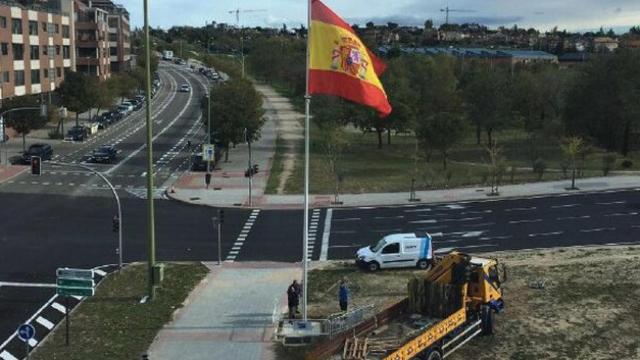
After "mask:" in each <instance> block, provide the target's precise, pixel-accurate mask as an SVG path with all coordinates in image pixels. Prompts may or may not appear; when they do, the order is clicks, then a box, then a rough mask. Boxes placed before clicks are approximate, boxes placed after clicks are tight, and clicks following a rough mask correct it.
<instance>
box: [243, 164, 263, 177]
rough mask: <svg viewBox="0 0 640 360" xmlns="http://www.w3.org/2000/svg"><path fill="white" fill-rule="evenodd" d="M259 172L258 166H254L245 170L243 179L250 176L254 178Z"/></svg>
mask: <svg viewBox="0 0 640 360" xmlns="http://www.w3.org/2000/svg"><path fill="white" fill-rule="evenodd" d="M258 171H259V169H258V164H254V165H253V166H252V167H249V168H247V170H245V172H244V177H246V178H248V177H250V176H254V175H255V174H257V173H258Z"/></svg>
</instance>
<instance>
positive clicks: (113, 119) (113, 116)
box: [110, 109, 123, 123]
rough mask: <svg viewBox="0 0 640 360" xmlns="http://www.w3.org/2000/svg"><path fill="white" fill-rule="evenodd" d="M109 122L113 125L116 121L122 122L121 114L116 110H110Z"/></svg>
mask: <svg viewBox="0 0 640 360" xmlns="http://www.w3.org/2000/svg"><path fill="white" fill-rule="evenodd" d="M110 113H111V122H112V123H114V122H116V121H120V120H122V117H123V116H122V113H120V112H119V111H118V110H117V109H116V110H112V111H111V112H110Z"/></svg>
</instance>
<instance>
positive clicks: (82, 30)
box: [75, 0, 111, 81]
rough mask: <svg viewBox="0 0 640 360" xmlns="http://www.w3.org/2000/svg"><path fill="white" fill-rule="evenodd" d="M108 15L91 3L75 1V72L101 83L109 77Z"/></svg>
mask: <svg viewBox="0 0 640 360" xmlns="http://www.w3.org/2000/svg"><path fill="white" fill-rule="evenodd" d="M108 15H109V14H108V12H107V11H106V10H104V9H101V8H98V7H95V6H93V4H92V2H91V1H86V2H85V1H81V0H75V28H76V33H75V36H76V38H75V43H76V49H77V52H76V71H78V72H83V73H85V74H87V75H89V76H95V77H97V78H98V79H99V80H101V81H102V80H106V79H108V78H109V77H110V76H111V59H110V55H109V41H108V38H109V26H108Z"/></svg>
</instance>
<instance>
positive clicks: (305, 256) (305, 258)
mask: <svg viewBox="0 0 640 360" xmlns="http://www.w3.org/2000/svg"><path fill="white" fill-rule="evenodd" d="M312 1H313V0H308V1H307V68H306V86H305V95H304V114H305V116H304V226H303V230H302V231H303V234H302V238H303V246H302V273H303V274H302V320H303V321H305V322H306V321H307V289H308V286H307V272H308V270H309V269H308V262H309V255H308V248H309V111H310V107H311V95H310V94H309V63H310V61H309V60H310V50H309V46H310V45H309V44H310V39H311V2H312Z"/></svg>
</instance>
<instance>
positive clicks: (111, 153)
mask: <svg viewBox="0 0 640 360" xmlns="http://www.w3.org/2000/svg"><path fill="white" fill-rule="evenodd" d="M117 157H118V150H116V148H115V147H114V146H113V145H103V146H101V147H99V148H97V149H95V150H93V152H92V153H91V156H90V157H89V159H88V161H89V162H94V163H101V164H110V163H112V162H114V161H115V160H116V158H117Z"/></svg>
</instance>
